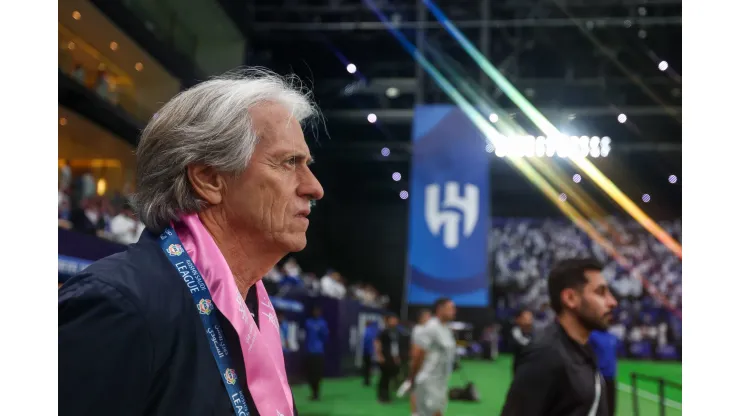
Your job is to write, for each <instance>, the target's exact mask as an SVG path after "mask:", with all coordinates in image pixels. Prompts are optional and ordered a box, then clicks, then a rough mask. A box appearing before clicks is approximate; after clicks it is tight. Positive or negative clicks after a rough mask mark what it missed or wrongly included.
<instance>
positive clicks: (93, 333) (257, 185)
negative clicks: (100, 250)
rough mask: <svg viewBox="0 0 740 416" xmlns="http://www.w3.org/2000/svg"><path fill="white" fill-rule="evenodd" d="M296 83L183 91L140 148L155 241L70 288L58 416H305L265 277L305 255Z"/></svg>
mask: <svg viewBox="0 0 740 416" xmlns="http://www.w3.org/2000/svg"><path fill="white" fill-rule="evenodd" d="M295 84H296V83H295V82H294V80H293V79H290V78H283V77H279V76H277V75H275V74H273V73H270V72H268V71H264V70H250V71H247V73H246V74H241V75H239V76H226V77H221V78H217V79H212V80H210V81H206V82H203V83H201V84H198V85H196V86H195V87H193V88H191V89H189V90H187V91H184V92H182V93H180V94H178V95H177V96H175V97H174V98H173V99H172V100H170V101H169V102H168V103H167V104H165V105H164V106H163V107H162V108H161V110H160V111H159V112H158V113H157V115H156V116H155V117H154V118H153V119H152V120H151V121H150V122H149V124H148V125H147V126H146V128H145V129H144V131H143V132H142V135H141V140H140V143H139V146H138V149H137V155H136V156H137V195H136V209H137V214H138V217H139V219H140V220H141V221H142V222H143V223H144V224H145V225H146V230H145V231H144V232H143V234H142V236H141V238H140V239H139V241H138V242H137V243H136V244H133V245H131V246H129V247H128V248H127V250H126V251H124V252H122V253H119V254H116V255H113V256H110V257H107V258H105V259H102V260H99V261H97V262H95V263H94V264H92V265H91V266H89V267H88V268H87V269H85V270H84V271H83V272H82V273H81V274H79V275H77V276H75V277H73V278H72V279H71V280H69V281H68V282H67V283H66V284H65V285H64V286H63V287H62V288H61V290H60V291H59V414H60V415H75V416H80V415H127V416H130V415H198V416H201V415H232V414H235V415H270V416H274V415H283V416H288V415H296V414H297V411H296V409H295V402H294V400H293V395H292V393H291V390H290V386H289V385H288V381H287V377H286V374H285V364H284V360H283V354H282V348H281V341H280V332H279V323H278V320H277V317H276V312H275V310H274V309H273V306H272V304H271V302H270V299H269V297H268V296H267V293H266V291H265V288H264V285H263V284H262V282H261V280H260V279H261V278H262V277H263V276H265V275H266V274H267V272H268V271H269V270H270V269H271V268H272V267H273V266H275V264H276V263H277V262H278V261H279V260H280V259H281V258H282V257H283V256H285V255H286V254H287V253H290V252H296V251H300V250H302V249H303V248H304V247H305V246H306V230H307V228H308V218H307V217H308V214H309V212H310V209H311V208H310V207H311V202H312V201H315V200H317V199H320V198H321V197H322V196H323V189H322V188H321V185H320V184H319V182H318V181H317V179H316V177H315V176H314V175H313V173H312V172H311V170H310V169H309V164H310V162H311V155H310V153H309V150H308V146H307V145H306V141H305V139H304V136H303V131H302V123H304V122H306V121H308V120H309V119H311V118H312V117H314V116H317V113H318V110H317V108H316V106H315V105H314V104H313V102H312V101H311V99H310V95H309V94H308V93H307V92H305V91H304V90H303V89H302V88H299V87H296V86H295Z"/></svg>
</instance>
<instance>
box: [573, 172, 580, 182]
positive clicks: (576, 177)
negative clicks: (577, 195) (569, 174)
mask: <svg viewBox="0 0 740 416" xmlns="http://www.w3.org/2000/svg"><path fill="white" fill-rule="evenodd" d="M573 182H575V183H581V175H579V174H577V173H576V174H575V175H573Z"/></svg>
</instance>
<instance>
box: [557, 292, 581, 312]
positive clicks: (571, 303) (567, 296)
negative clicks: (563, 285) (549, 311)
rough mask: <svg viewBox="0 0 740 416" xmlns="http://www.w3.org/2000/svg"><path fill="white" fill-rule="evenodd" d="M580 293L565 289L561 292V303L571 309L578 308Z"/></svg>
mask: <svg viewBox="0 0 740 416" xmlns="http://www.w3.org/2000/svg"><path fill="white" fill-rule="evenodd" d="M578 296H579V294H578V291H577V290H575V289H572V288H569V289H564V290H563V291H562V292H560V302H561V303H562V304H563V306H565V307H567V308H569V309H575V308H576V307H577V306H578Z"/></svg>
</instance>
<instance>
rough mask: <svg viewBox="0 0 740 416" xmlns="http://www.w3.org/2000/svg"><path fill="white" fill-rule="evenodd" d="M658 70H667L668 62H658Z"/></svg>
mask: <svg viewBox="0 0 740 416" xmlns="http://www.w3.org/2000/svg"><path fill="white" fill-rule="evenodd" d="M658 69H660V70H661V71H665V70H666V69H668V62H666V61H660V63H659V64H658Z"/></svg>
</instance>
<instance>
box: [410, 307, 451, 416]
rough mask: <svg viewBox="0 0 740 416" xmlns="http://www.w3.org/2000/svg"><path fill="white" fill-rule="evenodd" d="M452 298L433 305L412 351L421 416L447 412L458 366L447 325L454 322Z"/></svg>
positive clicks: (414, 390) (418, 407)
mask: <svg viewBox="0 0 740 416" xmlns="http://www.w3.org/2000/svg"><path fill="white" fill-rule="evenodd" d="M455 313H456V308H455V303H454V302H453V301H452V300H451V299H449V298H441V299H438V300H437V301H436V302H435V303H434V317H432V318H431V319H430V320H429V321H428V322H427V323H426V324H425V325H424V326H423V327H422V328H421V329H420V330H419V331H418V332H417V333H416V337H415V339H414V345H413V346H412V349H411V372H410V373H411V374H410V380H411V382H412V383H413V392H414V396H415V399H416V400H415V401H416V414H417V415H418V416H442V414H443V413H444V411H445V409H447V399H448V381H449V378H450V374H451V373H452V368H453V366H454V364H455V351H456V342H455V336H454V335H453V333H452V330H451V329H450V328H449V327H448V324H449V323H450V322H451V321H452V320H454V319H455Z"/></svg>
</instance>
